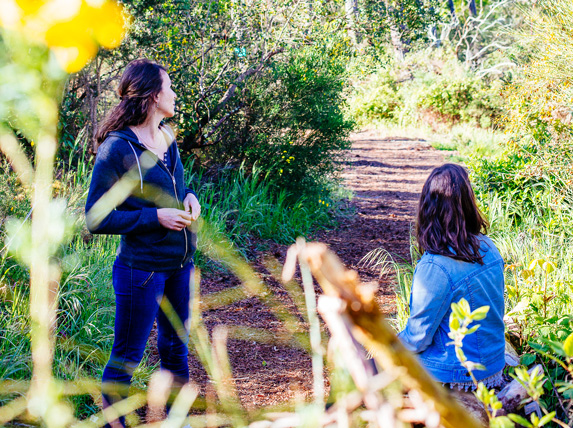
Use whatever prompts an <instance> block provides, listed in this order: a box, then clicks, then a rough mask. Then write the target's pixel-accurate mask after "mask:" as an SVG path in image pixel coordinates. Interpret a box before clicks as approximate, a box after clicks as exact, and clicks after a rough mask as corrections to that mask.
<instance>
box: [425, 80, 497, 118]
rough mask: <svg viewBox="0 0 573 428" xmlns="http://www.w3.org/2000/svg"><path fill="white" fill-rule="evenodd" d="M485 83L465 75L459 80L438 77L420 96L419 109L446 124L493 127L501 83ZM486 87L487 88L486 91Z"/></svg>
mask: <svg viewBox="0 0 573 428" xmlns="http://www.w3.org/2000/svg"><path fill="white" fill-rule="evenodd" d="M488 86H489V85H488V83H487V82H484V81H483V80H481V79H478V78H476V77H475V76H472V75H471V73H467V74H465V75H463V76H460V77H459V78H452V76H449V75H441V76H439V77H438V78H436V80H435V81H434V82H433V83H431V84H430V85H429V86H426V87H423V88H422V90H421V92H420V93H419V98H418V106H419V107H420V108H422V109H427V110H429V111H430V112H432V113H437V114H439V115H441V116H442V117H443V118H444V120H445V121H448V122H467V123H472V124H474V125H477V126H480V127H482V128H489V127H492V126H493V124H494V122H495V121H496V119H497V118H498V117H499V114H500V111H501V98H500V97H499V94H496V92H498V93H499V91H500V89H501V82H500V81H494V84H493V85H492V86H489V87H488ZM486 87H488V88H487V89H486Z"/></svg>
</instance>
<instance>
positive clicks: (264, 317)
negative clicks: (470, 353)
mask: <svg viewBox="0 0 573 428" xmlns="http://www.w3.org/2000/svg"><path fill="white" fill-rule="evenodd" d="M352 141H353V149H352V152H351V154H350V156H349V158H348V161H347V164H346V166H345V172H344V180H345V185H346V186H347V187H348V188H349V189H351V190H352V191H353V193H354V198H353V200H352V202H351V204H352V205H353V206H354V209H355V215H354V216H352V217H351V218H350V219H346V220H343V221H341V224H340V226H339V227H338V228H337V229H335V230H330V231H323V232H320V233H318V234H317V235H316V236H315V237H313V239H314V240H318V241H322V242H325V243H327V244H328V245H329V246H330V247H331V248H332V249H333V250H334V251H335V252H336V253H337V254H338V255H339V257H340V258H341V259H342V260H343V261H344V262H345V264H346V265H347V266H348V267H349V268H351V269H355V270H357V271H358V272H359V273H360V276H361V279H362V281H363V282H366V281H377V282H378V284H379V290H380V292H379V303H380V305H381V306H382V308H383V309H384V310H385V311H386V312H387V313H392V312H393V311H394V308H393V300H394V293H393V290H392V286H391V284H389V283H388V282H387V281H384V280H380V279H379V278H378V275H377V273H376V272H373V271H368V270H366V269H359V267H358V264H359V262H360V260H361V259H362V257H363V256H364V255H365V254H366V253H368V252H369V251H371V250H373V249H375V248H379V247H383V248H385V249H386V250H387V251H389V252H390V253H392V254H394V255H396V256H397V257H402V258H406V259H407V258H408V257H409V235H410V227H411V224H412V222H413V221H414V215H415V209H416V204H417V201H418V196H419V192H420V191H421V189H422V185H423V183H424V180H425V179H426V177H427V176H428V174H429V172H430V170H431V169H432V168H433V167H435V166H437V165H439V164H440V163H441V162H442V156H441V154H440V153H439V152H437V151H435V150H433V149H432V148H431V147H430V145H429V144H428V143H427V142H425V141H422V140H416V139H409V138H382V137H381V135H380V133H379V132H377V131H363V132H359V133H356V134H353V135H352ZM286 250H287V248H286V247H285V246H278V245H272V246H271V248H270V253H271V254H272V255H274V256H275V257H276V258H277V259H279V261H281V262H284V257H285V255H286ZM262 258H263V255H261V257H260V259H259V260H257V261H256V262H255V268H256V269H257V270H258V271H259V272H262V273H261V275H262V276H264V279H265V282H266V283H267V284H269V285H270V287H271V289H272V290H273V292H274V293H275V295H276V296H277V297H278V299H279V300H280V301H281V302H283V304H284V305H285V306H286V307H287V308H288V309H289V310H291V311H292V312H293V313H296V309H295V306H294V304H293V303H292V301H291V300H290V298H289V297H288V295H287V293H286V291H285V290H284V288H283V286H282V285H281V284H279V283H278V282H277V281H275V280H273V278H272V277H271V275H269V274H268V273H265V269H264V266H263V263H262ZM237 285H239V281H238V280H237V279H236V278H234V277H233V276H232V275H227V274H209V275H206V276H205V277H204V278H203V279H202V281H201V293H202V294H208V293H212V292H216V291H220V290H223V289H225V288H227V287H232V286H237ZM203 316H204V320H205V323H206V325H207V327H208V328H209V330H212V329H213V328H214V327H215V326H216V325H219V324H225V325H235V326H245V327H250V328H258V329H263V330H265V331H267V332H274V333H280V332H282V331H284V330H283V327H282V326H281V323H280V322H279V321H278V320H277V318H276V317H275V316H274V314H273V313H272V311H271V310H269V309H268V308H267V307H266V306H264V305H263V304H262V303H260V301H259V300H258V299H257V298H248V299H244V300H241V301H239V302H236V303H234V304H231V305H228V306H225V307H224V308H220V309H214V310H208V311H205V312H204V314H203ZM255 336H256V334H255ZM256 339H257V338H256V337H253V340H245V339H230V340H229V342H228V353H229V358H230V360H231V365H232V367H233V377H234V380H235V385H236V387H237V391H238V394H239V397H240V399H241V401H242V402H243V404H244V405H245V406H247V407H249V408H259V407H261V406H263V405H274V404H280V403H284V402H286V401H288V400H290V399H292V398H294V397H295V396H297V395H298V396H300V395H302V396H304V397H309V396H310V394H311V382H312V371H311V363H310V357H309V355H307V354H306V353H305V352H304V351H302V350H300V349H297V348H292V347H288V346H282V345H277V344H272V343H271V344H265V343H261V342H260V341H258V340H256ZM156 358H157V357H156V355H152V358H151V362H154V361H156ZM190 370H191V379H192V380H194V381H195V382H197V383H198V384H199V385H200V386H201V390H202V391H201V392H202V394H205V393H206V392H207V390H208V388H209V386H208V381H207V375H206V373H205V372H204V370H203V368H202V366H201V364H200V363H199V361H198V359H197V358H196V357H192V358H191V360H190Z"/></svg>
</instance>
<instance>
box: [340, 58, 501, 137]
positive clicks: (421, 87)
mask: <svg viewBox="0 0 573 428" xmlns="http://www.w3.org/2000/svg"><path fill="white" fill-rule="evenodd" d="M361 79H362V78H361ZM502 86H503V83H502V81H501V80H499V79H493V80H485V79H481V78H479V77H478V76H476V75H475V73H473V72H472V71H470V70H467V69H466V68H465V66H464V65H463V64H462V63H461V62H459V61H458V60H457V59H456V58H455V56H454V55H453V54H451V53H449V52H448V51H446V50H427V51H421V52H416V53H412V54H409V55H408V56H407V57H406V60H405V61H404V62H400V63H393V64H390V65H388V66H386V67H385V68H381V69H379V70H378V71H376V72H375V73H373V74H372V75H371V76H369V77H368V78H366V79H363V80H360V81H359V83H357V84H355V87H354V89H353V91H352V93H351V94H350V95H349V99H348V104H349V108H348V109H347V113H348V115H349V116H350V117H352V118H353V119H355V120H356V121H357V122H358V123H360V124H363V125H364V124H368V123H373V122H377V121H381V122H385V123H396V124H400V125H410V124H414V125H419V121H420V120H423V121H425V122H428V123H430V124H432V125H433V124H434V123H435V122H443V123H446V124H449V125H452V124H455V123H469V124H472V125H474V126H476V125H477V126H479V127H482V128H492V127H494V126H495V125H497V124H498V118H499V116H500V114H501V111H502V110H501V108H502V97H501V94H500V93H501V90H502Z"/></svg>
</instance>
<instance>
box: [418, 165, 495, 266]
mask: <svg viewBox="0 0 573 428" xmlns="http://www.w3.org/2000/svg"><path fill="white" fill-rule="evenodd" d="M488 226H489V225H488V223H487V220H486V219H485V217H484V216H483V215H482V213H481V212H480V211H479V209H478V207H477V204H476V200H475V195H474V191H473V189H472V186H471V184H470V180H469V177H468V173H467V172H466V170H465V169H464V168H462V167H461V166H459V165H454V164H451V163H447V164H445V165H442V166H440V167H438V168H436V169H434V170H433V171H432V173H431V174H430V176H429V177H428V179H427V180H426V183H425V184H424V188H423V189H422V195H421V196H420V204H419V207H418V221H417V224H416V238H417V240H418V248H419V249H420V252H422V253H423V252H424V251H427V252H429V253H432V254H440V255H443V256H447V257H451V258H453V259H456V260H463V261H466V262H472V263H475V262H477V263H480V264H483V255H481V254H480V252H479V249H480V240H479V238H478V235H479V234H480V233H481V232H483V233H487V228H488Z"/></svg>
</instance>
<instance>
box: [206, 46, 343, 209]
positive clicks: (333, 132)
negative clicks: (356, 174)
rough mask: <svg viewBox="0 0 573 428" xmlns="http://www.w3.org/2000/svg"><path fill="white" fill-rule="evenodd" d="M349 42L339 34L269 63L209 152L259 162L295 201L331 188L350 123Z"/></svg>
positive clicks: (213, 157) (215, 157)
mask: <svg viewBox="0 0 573 428" xmlns="http://www.w3.org/2000/svg"><path fill="white" fill-rule="evenodd" d="M347 49H348V44H347V41H346V40H345V39H342V38H339V39H335V40H332V41H329V42H325V44H324V45H323V44H320V43H317V44H316V45H311V46H306V47H304V48H303V49H301V50H298V51H296V52H289V53H288V57H287V58H286V59H285V60H284V61H280V62H275V63H274V64H272V66H270V67H269V68H268V69H267V70H266V71H265V72H263V73H262V74H261V76H260V77H259V78H258V79H257V80H256V81H255V82H253V84H252V85H251V86H249V87H248V88H247V90H246V91H245V97H244V99H243V102H244V103H245V105H247V106H248V107H247V108H245V109H244V111H243V112H241V113H240V114H237V115H236V116H235V117H234V118H233V119H232V124H231V126H229V129H230V131H229V132H230V134H229V136H228V137H227V138H226V140H225V141H224V143H222V144H221V145H219V146H216V147H214V148H213V149H212V150H211V151H210V152H207V153H205V154H204V156H205V159H211V160H212V161H211V162H217V163H221V162H225V161H227V162H234V163H235V164H237V163H243V162H244V163H245V166H246V167H247V169H250V168H252V166H253V165H255V164H256V165H257V168H258V169H260V171H261V172H264V174H265V177H266V178H267V179H268V180H270V181H271V182H272V183H273V184H274V185H275V186H276V189H277V190H278V192H279V193H280V192H281V191H286V196H287V197H288V198H289V199H290V200H291V201H296V200H298V199H299V198H300V197H301V196H303V195H307V196H309V197H311V198H315V199H318V198H319V197H320V195H324V194H327V193H329V191H330V189H331V188H332V184H333V183H334V182H336V180H337V173H338V171H339V170H340V168H341V162H340V161H341V159H342V157H343V155H344V152H345V150H346V149H348V148H349V147H350V142H349V140H348V134H349V132H350V130H351V129H352V126H353V124H352V122H351V121H349V120H347V119H345V117H344V115H343V112H342V108H341V106H342V104H343V103H344V99H343V88H344V82H345V78H344V57H345V53H344V52H345V50H347ZM277 194H278V193H277ZM323 199H324V198H323Z"/></svg>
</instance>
